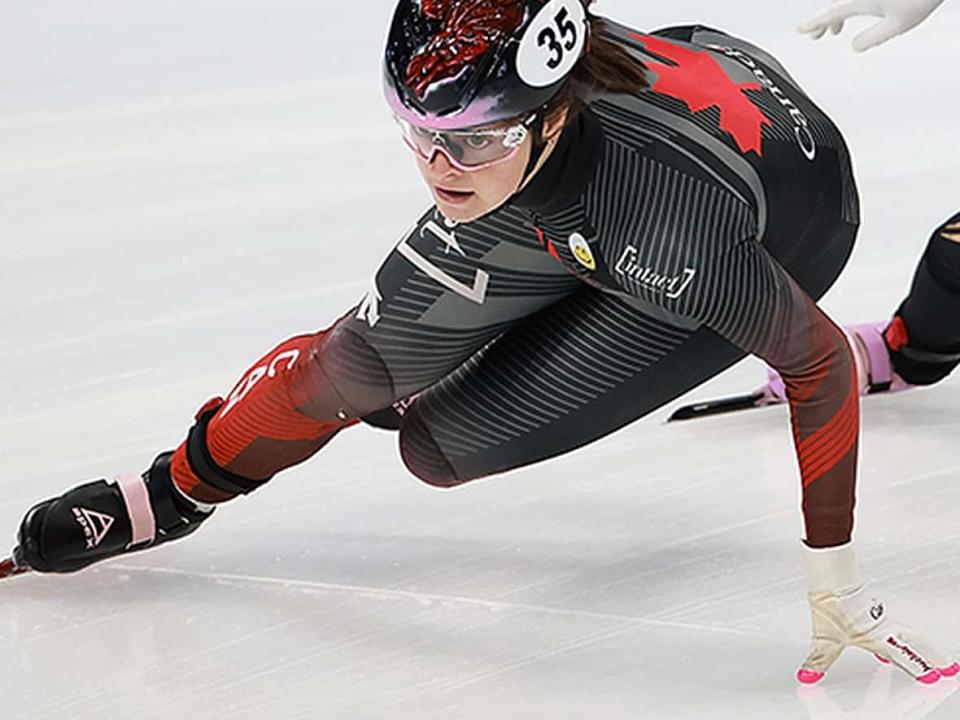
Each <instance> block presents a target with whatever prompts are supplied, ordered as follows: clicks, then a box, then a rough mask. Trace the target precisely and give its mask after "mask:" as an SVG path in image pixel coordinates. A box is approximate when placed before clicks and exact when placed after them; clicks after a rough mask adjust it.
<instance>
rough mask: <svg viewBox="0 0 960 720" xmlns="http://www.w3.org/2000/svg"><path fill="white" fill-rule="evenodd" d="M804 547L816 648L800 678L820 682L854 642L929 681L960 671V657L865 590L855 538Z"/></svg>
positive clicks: (917, 678)
mask: <svg viewBox="0 0 960 720" xmlns="http://www.w3.org/2000/svg"><path fill="white" fill-rule="evenodd" d="M804 552H805V556H806V566H807V580H808V582H809V586H810V608H811V610H812V611H813V651H812V652H811V653H810V655H809V657H808V658H807V659H806V661H805V662H804V663H803V666H802V667H801V668H800V670H799V671H798V672H797V679H798V680H799V681H800V682H802V683H804V684H807V685H811V684H813V683H816V682H819V681H820V680H821V679H822V678H823V676H824V674H826V672H827V670H829V669H830V667H831V666H832V665H833V664H834V663H835V662H836V661H837V658H839V657H840V653H842V652H843V650H844V648H846V647H848V646H856V647H860V648H863V649H864V650H867V651H869V652H872V653H873V654H874V655H876V656H877V658H878V659H879V660H881V661H882V662H892V663H893V664H894V665H896V666H897V667H899V668H900V669H901V670H903V671H904V672H906V673H908V674H909V675H911V676H912V677H914V678H915V679H916V680H917V681H919V682H921V683H923V684H925V685H932V684H933V683H935V682H938V681H939V680H940V678H941V677H954V676H956V675H958V674H960V663H955V662H951V660H949V659H948V658H947V656H946V655H944V654H943V653H941V652H939V651H938V650H936V649H935V648H934V647H933V646H932V645H931V644H930V643H929V642H927V640H926V639H925V638H923V637H922V636H921V635H918V634H917V633H915V632H913V631H912V630H910V629H909V628H908V627H906V626H905V625H903V624H902V623H900V622H898V621H897V620H894V619H893V618H891V617H890V616H889V614H888V612H887V609H886V607H885V606H884V604H883V603H882V602H880V601H878V600H877V599H876V598H874V597H872V596H871V595H870V594H869V593H868V592H867V591H866V590H865V588H864V582H863V580H861V579H860V572H859V570H858V569H857V559H856V555H855V553H854V550H853V543H847V544H846V545H842V546H840V547H835V548H828V549H825V550H813V549H811V548H805V551H804Z"/></svg>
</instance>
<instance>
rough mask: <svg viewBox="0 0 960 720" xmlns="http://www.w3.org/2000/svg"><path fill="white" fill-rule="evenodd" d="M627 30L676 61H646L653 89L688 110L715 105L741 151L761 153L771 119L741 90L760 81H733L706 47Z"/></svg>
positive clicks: (757, 87)
mask: <svg viewBox="0 0 960 720" xmlns="http://www.w3.org/2000/svg"><path fill="white" fill-rule="evenodd" d="M630 34H631V36H632V37H633V38H634V39H636V40H639V41H640V42H641V43H643V45H644V47H645V48H646V49H647V50H649V51H650V52H652V53H654V54H656V55H658V56H660V57H663V58H666V59H667V60H670V61H671V62H673V63H675V64H674V65H666V64H664V63H659V62H651V61H647V65H648V66H649V68H650V69H651V70H653V71H654V72H656V73H657V75H658V77H657V81H656V83H654V85H653V87H652V88H651V89H652V90H653V91H654V92H656V93H660V94H661V95H669V96H670V97H672V98H676V99H677V100H682V101H683V102H684V103H686V105H687V107H688V108H690V112H700V111H701V110H706V109H708V108H711V107H716V108H717V109H719V110H720V129H721V130H725V131H726V132H728V133H730V135H732V136H733V139H734V140H735V141H736V143H737V146H738V147H739V148H740V151H741V152H743V153H747V152H749V151H751V150H753V151H754V152H755V153H757V155H763V127H764V126H765V125H766V126H772V125H773V123H771V122H770V120H769V119H768V118H767V116H766V115H764V114H763V112H762V111H761V110H760V108H758V107H757V106H756V105H754V104H753V102H751V100H750V98H749V97H747V95H745V94H744V91H745V90H760V89H761V86H760V84H759V83H740V84H737V83H735V82H733V81H732V80H731V79H730V76H729V75H727V73H726V71H725V70H724V69H723V68H722V67H720V64H719V63H718V62H717V61H716V60H715V59H714V58H713V57H712V56H711V55H710V53H708V52H707V51H706V50H690V49H689V48H685V47H681V46H680V45H674V44H673V43H671V42H667V41H666V40H662V39H660V38H656V37H651V36H650V35H640V34H638V33H630Z"/></svg>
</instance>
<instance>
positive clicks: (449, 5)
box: [405, 0, 523, 98]
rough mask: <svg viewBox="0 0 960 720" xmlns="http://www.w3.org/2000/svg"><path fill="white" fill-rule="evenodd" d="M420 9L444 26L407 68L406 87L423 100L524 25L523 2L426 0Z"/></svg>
mask: <svg viewBox="0 0 960 720" xmlns="http://www.w3.org/2000/svg"><path fill="white" fill-rule="evenodd" d="M420 9H421V11H422V12H423V14H424V15H425V16H427V17H428V18H430V19H431V20H438V21H439V22H440V23H441V28H440V32H439V33H437V35H436V37H434V38H433V39H432V40H431V41H430V42H429V43H428V44H427V46H426V47H425V48H423V49H422V50H421V51H420V52H418V53H417V54H416V55H414V56H413V57H412V58H411V59H410V62H409V63H408V64H407V75H406V78H405V79H406V83H407V87H410V88H413V90H414V92H416V93H417V95H418V96H420V97H421V98H423V97H424V96H425V95H426V94H427V90H428V89H429V88H430V86H431V85H432V84H434V83H436V82H439V81H441V80H446V79H448V78H452V77H456V75H457V74H458V73H459V72H460V71H461V70H463V68H465V67H466V66H467V65H469V64H470V63H472V62H473V61H474V60H476V59H477V58H479V57H481V56H482V55H483V54H484V53H486V52H487V51H488V50H489V49H490V47H491V46H492V45H495V44H496V43H499V42H500V41H501V40H503V38H504V37H505V36H507V35H509V34H510V33H512V32H513V31H514V30H516V29H517V28H518V27H520V23H522V22H523V1H522V0H507V1H501V2H490V0H423V3H422V5H421V7H420Z"/></svg>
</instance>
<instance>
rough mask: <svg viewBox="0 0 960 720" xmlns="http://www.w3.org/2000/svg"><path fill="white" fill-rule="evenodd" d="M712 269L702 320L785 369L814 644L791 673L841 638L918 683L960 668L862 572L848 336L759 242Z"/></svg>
mask: <svg viewBox="0 0 960 720" xmlns="http://www.w3.org/2000/svg"><path fill="white" fill-rule="evenodd" d="M718 269H719V271H720V274H719V275H716V276H715V277H714V278H713V280H714V282H712V283H706V284H707V285H709V286H711V287H714V288H715V290H714V291H713V292H712V293H711V292H707V293H705V294H701V295H700V296H699V297H698V296H697V295H696V294H691V296H690V297H691V298H697V300H696V301H695V302H698V303H699V304H700V305H699V308H696V309H697V310H699V315H700V316H701V318H702V319H703V320H704V322H705V323H706V324H707V325H708V326H710V327H712V328H713V329H714V330H716V331H717V332H719V333H721V334H722V335H724V336H725V337H726V338H728V339H729V340H730V341H732V342H733V343H735V344H736V345H738V346H739V347H741V348H743V349H744V350H747V351H749V352H752V353H753V354H755V355H757V356H759V357H761V358H763V359H764V360H766V361H767V363H768V364H770V365H771V366H772V367H773V368H774V369H776V370H777V371H778V372H779V373H780V375H781V376H782V377H783V379H784V382H785V384H786V389H787V397H788V399H789V401H790V410H791V421H792V427H793V435H794V441H795V444H796V449H797V457H798V458H799V462H800V471H801V475H802V478H803V511H804V517H805V519H806V524H807V544H806V546H805V547H804V549H803V552H804V556H805V560H806V563H805V564H806V570H807V580H808V584H809V589H810V593H809V600H810V608H811V612H812V617H813V649H812V651H811V652H810V654H809V656H808V657H807V659H806V660H805V661H804V663H803V665H802V666H801V668H800V670H799V671H798V673H797V678H798V679H799V680H800V682H803V683H808V684H809V683H815V682H819V681H820V679H822V678H823V676H824V674H825V673H826V672H827V670H829V669H830V667H831V666H832V665H833V664H834V663H835V662H836V660H837V659H838V658H839V657H840V654H841V653H842V652H843V650H844V649H845V648H847V647H851V646H855V647H860V648H862V649H865V650H868V651H869V652H872V653H873V654H875V655H876V656H877V657H879V658H880V659H881V660H883V661H884V662H892V663H894V664H896V665H897V666H898V667H899V668H901V669H902V670H903V671H905V672H906V673H908V674H909V675H911V676H912V677H914V678H915V679H916V680H918V681H919V682H921V683H924V684H932V683H935V682H938V681H939V680H940V679H941V678H942V677H952V676H955V675H957V674H960V665H958V664H957V663H955V662H953V661H952V660H950V659H949V658H948V657H947V656H946V655H945V654H943V653H942V652H940V651H939V650H938V649H937V648H936V646H935V645H933V644H932V643H930V642H929V641H928V640H927V639H926V638H924V637H923V636H922V635H919V634H918V633H916V632H914V631H913V630H911V629H910V628H909V627H907V626H906V625H904V624H902V623H901V622H899V620H897V619H896V617H895V616H891V615H890V613H889V610H888V608H887V606H886V605H885V603H882V602H880V601H879V600H877V599H876V597H874V596H873V595H872V594H871V593H870V591H869V589H868V586H867V585H866V584H865V583H864V581H863V579H862V578H861V576H860V573H859V569H858V566H857V561H856V556H855V552H854V547H853V542H852V541H851V537H850V536H851V533H852V529H853V508H854V493H855V487H856V475H857V444H858V439H859V429H860V405H859V392H858V383H857V379H856V366H855V361H854V358H853V354H852V352H851V349H850V346H849V344H848V343H847V339H846V336H845V335H844V333H843V331H842V330H840V328H839V327H837V326H836V325H835V324H834V323H833V322H832V321H831V320H830V319H829V318H828V317H827V316H826V315H825V314H824V313H823V311H822V310H820V308H819V307H817V305H816V303H815V302H814V301H813V300H812V299H811V298H810V296H809V295H808V294H807V293H806V292H804V291H803V289H802V288H801V287H800V286H799V285H798V284H797V283H796V282H795V281H794V280H793V278H792V277H791V276H790V275H789V273H787V272H786V270H784V269H783V268H782V267H781V266H780V264H779V263H778V262H777V261H776V260H775V259H774V258H773V257H771V256H770V254H769V253H768V252H767V251H766V249H765V248H764V247H763V245H761V244H760V243H759V242H757V241H755V240H753V239H749V240H744V241H742V242H740V243H738V244H736V245H734V246H733V247H732V248H731V249H729V250H728V251H726V252H725V253H723V257H722V258H721V260H720V262H719V267H718Z"/></svg>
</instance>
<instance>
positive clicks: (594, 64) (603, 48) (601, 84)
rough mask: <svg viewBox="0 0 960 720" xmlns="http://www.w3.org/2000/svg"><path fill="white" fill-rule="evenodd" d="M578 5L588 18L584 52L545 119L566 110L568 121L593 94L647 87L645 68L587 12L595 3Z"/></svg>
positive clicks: (637, 90)
mask: <svg viewBox="0 0 960 720" xmlns="http://www.w3.org/2000/svg"><path fill="white" fill-rule="evenodd" d="M580 2H582V3H583V6H584V8H585V9H586V10H587V19H588V22H589V23H590V41H589V45H588V46H587V52H586V54H585V55H584V56H583V57H582V58H580V60H579V61H578V62H577V64H576V65H575V66H574V68H573V71H572V72H571V73H570V77H568V78H567V81H566V82H565V83H564V84H563V85H562V86H561V88H560V90H559V91H558V92H557V94H556V96H554V98H553V99H552V100H551V101H550V103H549V104H548V105H547V108H546V111H545V112H544V115H545V116H546V117H550V116H552V115H553V114H554V113H557V112H559V111H560V110H562V109H563V108H567V109H568V110H569V115H568V121H569V120H570V119H572V118H573V117H575V116H576V114H577V113H578V112H580V111H581V110H582V109H583V108H584V107H585V106H586V105H588V104H589V103H590V99H591V98H592V97H593V96H595V95H598V94H601V93H625V94H636V93H640V92H643V91H644V90H647V89H649V87H650V79H649V75H648V73H649V70H648V69H647V66H646V65H644V64H643V62H642V61H641V60H640V59H639V58H637V57H636V56H635V55H632V54H631V53H630V52H629V51H628V50H627V49H626V48H624V47H623V46H622V45H620V44H619V43H617V42H615V41H614V40H612V39H611V37H610V35H611V33H610V31H609V30H608V28H607V21H606V20H605V19H604V18H602V17H600V16H598V15H594V14H592V13H591V12H590V6H591V5H592V4H593V3H594V0H580Z"/></svg>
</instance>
